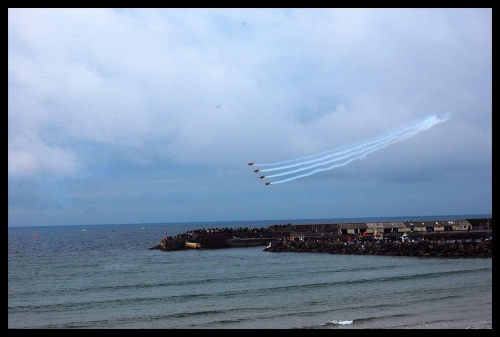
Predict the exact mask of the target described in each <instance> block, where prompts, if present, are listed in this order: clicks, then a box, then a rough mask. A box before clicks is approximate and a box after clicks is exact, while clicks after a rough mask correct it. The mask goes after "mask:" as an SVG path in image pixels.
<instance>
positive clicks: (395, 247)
mask: <svg viewBox="0 0 500 337" xmlns="http://www.w3.org/2000/svg"><path fill="white" fill-rule="evenodd" d="M264 251H268V252H295V253H328V254H355V255H385V256H414V257H446V258H464V257H482V258H491V257H492V242H491V241H480V242H453V243H449V242H428V241H427V242H426V241H419V242H380V243H377V242H342V241H335V242H330V241H312V240H311V241H274V242H272V243H271V244H270V245H269V246H268V247H267V248H265V249H264Z"/></svg>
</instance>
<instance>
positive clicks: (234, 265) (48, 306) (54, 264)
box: [8, 216, 493, 329]
mask: <svg viewBox="0 0 500 337" xmlns="http://www.w3.org/2000/svg"><path fill="white" fill-rule="evenodd" d="M473 217H475V216H469V217H467V216H435V217H420V218H416V217H412V218H411V219H412V220H413V221H416V220H422V221H427V220H449V219H456V220H459V219H464V218H473ZM476 217H477V216H476ZM478 217H484V216H478ZM408 219H410V218H409V217H408V218H406V217H398V218H370V219H368V218H357V219H354V218H351V219H302V220H259V221H233V222H232V221H223V222H205V223H203V222H191V223H156V224H151V223H144V224H106V225H68V226H43V227H42V226H32V227H8V328H9V329H492V321H493V313H492V274H493V273H492V258H420V257H395V256H366V255H363V256H361V255H332V254H321V253H273V252H265V251H264V248H265V247H263V246H261V247H248V248H225V249H188V250H180V251H161V250H151V249H150V248H151V247H154V246H156V245H158V244H159V243H160V241H161V239H162V238H163V237H165V236H166V235H172V236H173V235H176V234H179V233H184V232H186V231H187V230H191V229H202V228H205V229H208V228H226V227H227V228H231V227H233V228H236V227H249V228H255V227H257V228H261V227H268V226H270V225H274V224H287V223H291V224H305V223H341V222H369V221H374V222H383V221H406V220H408Z"/></svg>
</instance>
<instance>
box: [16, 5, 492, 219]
mask: <svg viewBox="0 0 500 337" xmlns="http://www.w3.org/2000/svg"><path fill="white" fill-rule="evenodd" d="M432 114H435V116H437V117H436V118H444V117H443V116H445V114H447V115H446V116H449V118H447V119H446V120H445V121H443V122H440V123H437V124H436V125H433V126H432V127H430V128H428V129H426V130H422V131H421V132H420V131H419V132H418V133H416V134H414V135H412V136H411V137H408V138H406V139H404V140H401V141H398V142H395V143H391V144H385V145H387V146H384V147H381V148H377V149H376V151H373V152H370V153H364V154H365V156H363V157H362V158H356V159H355V160H353V161H352V162H349V163H347V164H344V165H342V166H338V167H335V168H333V169H328V170H324V171H321V172H318V173H315V174H311V175H308V176H305V177H301V178H298V179H294V180H291V181H287V182H285V183H279V184H271V185H269V186H266V185H265V184H264V183H265V182H267V181H271V180H272V179H259V174H260V173H255V172H253V170H254V169H259V168H260V169H264V168H265V166H260V167H259V165H257V164H266V163H268V164H270V163H277V162H283V161H289V160H293V159H296V158H303V157H308V156H313V155H316V154H320V153H325V152H327V153H329V152H328V151H334V152H335V151H339V149H352V148H354V147H355V145H356V144H363V142H365V141H367V140H370V139H380V137H382V136H383V135H387V134H391V132H397V130H403V129H404V128H405V127H406V126H408V125H412V123H417V122H418V121H422V120H424V119H425V118H427V117H428V116H430V115H432ZM249 162H255V163H256V164H255V165H253V166H248V165H247V163H249ZM276 179H277V178H276ZM491 212H492V9H491V8H483V9H460V8H458V9H418V8H414V9H303V8H300V9H286V8H275V9H231V8H227V9H215V8H214V9H211V8H205V9H177V8H176V9H169V8H166V9H99V8H97V9H52V8H51V9H43V8H42V9H25V8H18V9H16V8H10V9H9V10H8V226H9V227H12V226H42V225H84V224H133V223H168V222H204V221H207V222H213V221H247V220H248V221H252V220H274V219H316V218H317V219H330V218H359V217H399V216H410V217H411V216H432V215H462V214H485V213H491Z"/></svg>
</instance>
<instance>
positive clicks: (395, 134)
mask: <svg viewBox="0 0 500 337" xmlns="http://www.w3.org/2000/svg"><path fill="white" fill-rule="evenodd" d="M450 116H451V114H450V113H446V114H445V115H444V116H443V117H442V118H439V117H437V116H436V115H435V114H432V115H430V116H428V117H426V118H425V119H423V120H422V121H419V122H416V123H413V124H410V125H408V126H405V127H403V128H399V129H396V130H393V131H391V132H389V133H387V134H385V135H384V136H381V137H378V138H374V139H369V140H365V141H363V142H360V143H357V144H355V145H351V146H348V147H343V148H341V149H340V150H333V151H327V152H323V153H320V154H316V155H311V156H307V157H302V158H298V159H293V160H288V161H284V162H278V163H274V164H267V165H282V164H284V163H292V162H296V163H295V164H292V165H286V166H279V167H276V168H271V169H265V170H260V171H262V172H265V171H276V170H284V169H288V168H293V167H297V166H304V165H307V166H305V167H302V168H299V169H295V170H291V171H285V172H282V173H278V174H274V175H270V176H266V178H273V177H278V176H283V175H289V174H294V173H298V172H302V171H306V170H311V169H313V168H316V167H319V166H324V165H328V164H332V163H334V162H338V161H341V160H346V161H344V162H342V163H338V164H335V165H331V166H329V167H326V168H320V169H316V170H313V171H310V172H307V173H304V174H301V175H298V176H294V177H291V178H288V179H285V180H280V181H276V182H272V184H279V183H284V182H288V181H292V180H295V179H299V178H304V177H307V176H310V175H312V174H315V173H318V172H323V171H328V170H331V169H334V168H336V167H341V166H345V165H347V164H349V163H351V162H353V161H354V160H357V159H362V158H364V157H366V155H368V154H370V153H372V152H375V151H377V150H380V149H383V148H385V147H387V146H389V145H391V144H394V143H397V142H400V141H403V140H405V139H408V138H410V137H413V136H415V135H417V134H419V133H420V132H422V131H425V130H428V129H430V128H431V127H433V126H434V125H436V124H439V123H443V122H445V121H447V120H448V119H449V118H450ZM349 158H350V159H349ZM299 160H300V161H299ZM297 161H299V162H297ZM311 164H312V165H311ZM258 165H262V164H258Z"/></svg>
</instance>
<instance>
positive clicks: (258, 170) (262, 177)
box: [247, 161, 273, 186]
mask: <svg viewBox="0 0 500 337" xmlns="http://www.w3.org/2000/svg"><path fill="white" fill-rule="evenodd" d="M247 165H248V166H253V165H255V163H254V162H253V161H252V162H249V163H247ZM253 171H254V172H255V173H257V172H260V169H255V170H253ZM265 177H266V176H260V177H259V178H260V179H264V178H265ZM272 184H273V183H271V182H270V181H268V182H267V183H265V185H266V186H269V185H272Z"/></svg>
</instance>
